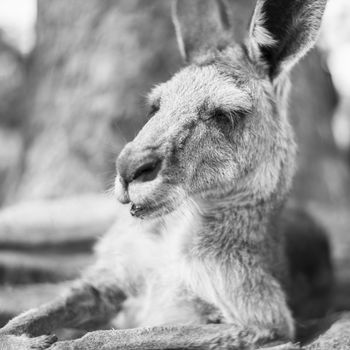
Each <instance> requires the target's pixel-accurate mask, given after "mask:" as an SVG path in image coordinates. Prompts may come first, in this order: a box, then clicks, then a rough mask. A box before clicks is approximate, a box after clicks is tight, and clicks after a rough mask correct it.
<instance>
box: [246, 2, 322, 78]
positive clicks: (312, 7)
mask: <svg viewBox="0 0 350 350" xmlns="http://www.w3.org/2000/svg"><path fill="white" fill-rule="evenodd" d="M326 3H327V0H257V5H256V8H255V11H254V14H253V17H252V21H251V25H250V33H249V40H248V48H249V51H250V56H251V58H252V59H253V60H255V61H259V60H261V59H263V60H264V61H265V63H267V65H268V69H269V75H270V77H271V79H274V78H276V77H277V76H278V75H279V74H280V73H281V72H283V71H288V70H290V68H291V67H292V66H293V65H294V64H295V63H296V62H297V61H298V60H299V59H300V58H301V57H302V56H303V55H304V54H305V53H306V52H307V51H308V50H309V49H310V48H311V47H312V46H313V45H314V44H315V41H316V39H317V37H318V33H319V29H320V25H321V20H322V15H323V12H324V9H325V6H326Z"/></svg>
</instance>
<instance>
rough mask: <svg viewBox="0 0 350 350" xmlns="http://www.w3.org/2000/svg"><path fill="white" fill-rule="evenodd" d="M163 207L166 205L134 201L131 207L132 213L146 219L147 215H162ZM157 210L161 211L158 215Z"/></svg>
mask: <svg viewBox="0 0 350 350" xmlns="http://www.w3.org/2000/svg"><path fill="white" fill-rule="evenodd" d="M163 207H164V205H157V206H149V205H139V204H135V203H132V204H131V207H130V214H131V215H132V216H134V217H137V218H140V219H144V218H145V217H147V216H160V215H162V214H161V213H160V212H161V211H162V208H163ZM157 212H159V215H157Z"/></svg>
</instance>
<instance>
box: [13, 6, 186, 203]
mask: <svg viewBox="0 0 350 350" xmlns="http://www.w3.org/2000/svg"><path fill="white" fill-rule="evenodd" d="M173 37H174V34H173V29H172V25H171V20H170V9H169V3H168V2H164V1H163V0H156V1H145V0H119V1H112V0H72V1H68V2H67V1H63V2H62V1H61V0H51V1H46V0H39V1H38V22H37V46H36V48H35V51H34V53H33V57H32V65H31V67H30V75H29V79H28V85H27V90H28V93H29V94H30V96H29V100H30V101H31V103H30V106H29V108H30V112H29V115H28V119H27V127H26V143H27V151H26V156H25V162H24V164H23V166H22V167H21V168H22V169H23V173H22V177H21V179H20V181H19V182H18V183H17V188H16V189H15V190H12V191H9V193H8V195H7V197H8V202H13V201H15V200H18V199H33V198H54V197H61V196H66V195H72V194H77V193H85V192H97V191H103V190H105V189H106V188H108V187H111V185H112V184H113V173H114V161H115V156H116V154H117V153H118V152H119V150H120V149H121V147H122V146H123V144H124V143H125V142H126V140H128V139H131V138H133V137H134V135H135V132H136V130H137V129H138V128H139V127H140V126H141V125H142V124H143V123H144V120H145V113H144V111H143V109H144V108H143V103H144V95H145V94H146V92H147V91H148V90H149V88H150V87H151V86H152V85H153V84H155V83H156V82H159V81H163V80H166V79H167V78H168V77H169V75H170V74H171V73H172V72H173V71H174V68H175V67H178V66H179V64H180V57H179V55H178V53H177V50H176V48H175V45H176V43H175V40H173V39H174V38H173Z"/></svg>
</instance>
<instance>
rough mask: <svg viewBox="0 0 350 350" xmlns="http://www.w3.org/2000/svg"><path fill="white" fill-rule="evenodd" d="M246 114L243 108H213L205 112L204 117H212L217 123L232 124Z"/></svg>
mask: <svg viewBox="0 0 350 350" xmlns="http://www.w3.org/2000/svg"><path fill="white" fill-rule="evenodd" d="M245 114H246V111H244V110H225V109H221V108H215V109H214V110H212V111H210V112H209V113H207V118H206V119H214V120H215V121H217V122H218V123H220V122H223V123H230V124H231V126H234V125H235V124H236V123H238V122H239V120H240V119H242V118H243V117H244V116H245Z"/></svg>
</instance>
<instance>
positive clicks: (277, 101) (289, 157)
mask: <svg viewBox="0 0 350 350" xmlns="http://www.w3.org/2000/svg"><path fill="white" fill-rule="evenodd" d="M269 2H271V1H270V0H266V4H267V3H269ZM295 2H296V3H298V6H299V7H298V9H299V10H298V11H294V7H293V11H292V12H291V13H285V14H284V17H286V16H287V17H288V16H289V17H290V20H291V21H290V22H291V23H295V24H296V26H295V27H293V28H291V29H292V30H293V31H294V32H293V33H299V32H300V33H299V34H300V35H295V36H294V37H295V40H296V42H290V43H288V45H290V47H293V50H287V51H286V47H285V46H284V49H283V50H284V51H283V52H285V53H286V54H287V55H283V57H282V56H280V55H276V56H274V57H276V58H275V61H276V59H277V58H278V60H279V61H278V62H275V61H274V62H273V63H274V64H278V67H279V69H278V73H276V72H277V71H276V70H275V68H274V70H273V72H274V74H273V75H271V62H270V61H269V60H267V59H266V57H265V56H264V54H263V53H264V50H267V47H268V50H270V52H273V50H277V51H278V50H280V49H281V47H282V46H281V45H282V43H281V42H279V41H278V38H270V37H269V33H268V32H267V30H266V28H262V26H263V25H264V19H266V20H267V21H268V23H269V24H271V21H275V20H278V19H276V18H271V17H269V16H270V15H271V14H270V13H268V11H267V12H265V13H259V11H261V9H266V8H268V6H267V7H266V6H263V5H264V4H265V3H264V2H263V1H262V0H259V1H258V7H257V10H256V11H255V15H254V17H253V18H254V20H253V23H252V24H251V29H250V31H249V33H248V32H247V34H246V39H245V41H244V42H235V41H232V40H233V38H234V37H235V35H233V34H232V35H230V34H229V30H230V28H231V27H230V26H231V24H232V23H231V22H232V21H230V18H228V19H226V20H225V21H224V23H223V22H222V20H223V15H224V14H223V13H222V12H220V11H223V10H225V8H222V6H227V4H229V3H230V4H231V5H232V4H233V2H232V1H231V2H226V1H219V0H218V2H214V1H211V2H210V1H203V2H202V1H200V2H199V1H194V2H193V3H192V2H191V5H190V7H191V11H187V9H186V6H187V5H188V4H189V3H190V1H188V2H187V5H186V1H179V3H178V5H179V6H177V5H176V4H175V5H174V8H175V9H176V8H177V12H178V13H181V14H182V15H180V16H179V17H175V22H176V24H177V35H178V39H179V43H180V48H181V49H182V51H183V53H184V54H185V55H186V57H187V58H189V59H190V62H191V64H190V65H189V66H187V67H185V68H183V69H182V70H181V71H180V72H179V73H177V74H176V75H175V76H174V77H173V78H172V79H171V80H170V81H168V82H167V83H165V84H162V85H160V86H158V87H157V88H156V89H155V90H154V91H153V92H152V94H151V95H150V104H151V105H153V108H152V109H153V111H152V113H153V116H152V118H151V119H150V121H149V122H148V123H147V124H146V125H145V126H144V128H143V129H142V130H141V131H140V133H139V134H138V135H137V137H136V138H135V140H134V141H133V142H131V143H130V144H128V145H127V146H126V147H125V149H124V150H123V151H122V153H121V154H120V156H119V159H118V162H117V168H118V176H117V179H116V194H117V197H118V198H119V199H120V201H121V202H123V203H127V202H132V204H133V207H132V213H133V214H134V215H136V216H139V217H143V218H144V219H145V220H142V221H140V220H139V219H135V218H132V217H130V215H128V213H126V214H125V217H123V219H121V220H119V222H117V223H116V225H115V227H113V228H112V229H111V231H110V232H109V233H107V235H106V236H105V237H104V238H103V239H102V240H101V241H100V243H99V245H98V246H97V248H96V250H97V256H98V261H97V263H96V265H95V266H93V267H92V268H91V269H89V270H88V271H87V272H86V273H85V275H84V276H83V277H82V282H77V283H78V287H75V288H73V289H72V291H71V293H70V294H69V295H68V296H66V297H64V298H63V299H60V300H58V301H56V302H54V303H53V304H50V305H47V306H43V307H41V308H39V309H37V310H32V311H30V312H28V313H26V314H24V315H20V316H19V317H17V318H15V319H14V320H12V321H10V323H9V324H8V325H7V326H5V327H4V328H3V329H2V331H1V332H2V334H3V337H4V338H3V339H7V340H8V341H9V342H10V340H11V337H13V336H12V335H11V334H21V333H26V334H29V335H31V336H37V335H39V334H42V333H45V332H48V331H50V330H51V329H54V328H55V327H59V326H64V325H70V326H73V325H77V324H81V323H84V322H88V321H91V320H93V319H94V318H96V316H97V318H101V319H103V318H108V317H110V316H111V315H112V314H114V313H117V312H119V311H122V312H123V313H124V314H125V315H126V316H125V319H124V321H125V320H127V322H124V325H127V326H153V327H152V328H141V329H134V330H132V329H130V330H123V331H99V332H93V333H89V334H88V335H86V336H85V337H83V338H81V339H79V340H76V341H70V342H59V343H57V344H55V345H54V347H53V348H55V349H96V348H102V347H103V349H128V350H131V349H140V350H141V349H253V348H255V347H257V346H260V345H261V344H263V343H266V342H270V341H275V340H279V341H293V339H294V321H293V317H292V314H291V311H290V309H289V306H288V294H287V291H288V286H289V283H290V281H289V276H288V265H287V264H288V261H287V257H286V252H285V244H284V236H283V234H282V233H281V232H279V230H278V221H279V215H280V211H281V209H282V207H283V203H284V201H285V199H286V196H287V194H288V192H289V190H290V187H291V183H292V178H293V174H294V168H295V150H296V147H295V144H294V136H293V132H292V129H291V126H290V124H289V122H288V118H287V113H286V98H287V85H288V80H287V78H286V74H285V73H286V72H287V70H289V68H290V64H289V63H288V64H285V63H286V62H289V59H291V60H293V62H294V61H295V60H296V58H299V57H300V56H301V55H302V54H304V53H305V52H306V50H307V49H308V48H310V47H311V46H312V45H313V44H314V41H315V40H316V37H317V32H318V28H319V25H320V20H321V14H322V12H323V9H324V4H325V1H323V0H315V1H312V2H311V1H307V2H305V6H303V5H302V3H301V2H300V1H297V0H295ZM217 4H218V5H219V6H217ZM181 6H185V8H181ZM259 6H260V7H259ZM287 8H288V7H287ZM217 11H219V12H217ZM226 11H227V13H230V11H231V9H230V8H226ZM198 13H200V14H201V17H198ZM315 13H317V14H316V15H314V14H315ZM189 16H190V17H189ZM191 16H192V17H191ZM305 16H307V18H308V21H304V20H303V18H304V17H305ZM254 21H256V22H254ZM243 22H245V21H243ZM299 23H301V24H302V25H301V27H298V24H299ZM270 34H271V33H270ZM272 34H275V33H272ZM264 45H265V46H264ZM283 45H284V43H283ZM288 55H289V56H288ZM146 161H147V162H148V164H146V165H147V167H144V163H145V162H146ZM153 164H157V166H156V165H153ZM158 164H161V165H160V166H158ZM150 174H151V175H152V180H149V178H150V177H149V176H150ZM146 177H147V179H148V181H146ZM120 210H121V211H122V210H125V208H121V209H120ZM136 299H138V300H139V302H141V301H142V303H141V306H140V307H139V308H136V307H135V306H133V307H131V308H130V305H129V304H128V301H133V300H136ZM125 300H126V301H125ZM128 307H129V309H130V310H131V312H129V313H128ZM136 310H137V311H136ZM213 322H219V323H221V324H217V325H213V324H211V325H208V324H207V323H213ZM168 324H172V325H171V326H168ZM6 337H7V338H6ZM9 337H10V338H9ZM292 347H293V346H292V345H291V344H286V345H276V347H275V349H291V348H292Z"/></svg>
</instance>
